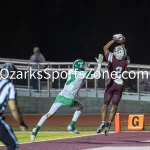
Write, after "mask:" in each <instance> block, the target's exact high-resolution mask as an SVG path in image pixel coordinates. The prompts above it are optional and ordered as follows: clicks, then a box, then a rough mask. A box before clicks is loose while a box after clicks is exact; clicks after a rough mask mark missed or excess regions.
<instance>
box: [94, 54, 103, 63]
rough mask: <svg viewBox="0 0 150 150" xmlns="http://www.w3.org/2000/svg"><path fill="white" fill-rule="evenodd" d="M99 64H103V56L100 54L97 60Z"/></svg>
mask: <svg viewBox="0 0 150 150" xmlns="http://www.w3.org/2000/svg"><path fill="white" fill-rule="evenodd" d="M95 59H96V61H97V63H98V64H101V63H102V62H103V55H102V54H99V56H98V58H95Z"/></svg>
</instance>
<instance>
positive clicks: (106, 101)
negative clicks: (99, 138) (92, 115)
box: [97, 87, 113, 133]
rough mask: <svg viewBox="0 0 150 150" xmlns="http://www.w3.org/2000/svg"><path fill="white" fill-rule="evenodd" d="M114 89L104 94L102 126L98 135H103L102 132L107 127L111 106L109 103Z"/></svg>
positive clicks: (98, 130)
mask: <svg viewBox="0 0 150 150" xmlns="http://www.w3.org/2000/svg"><path fill="white" fill-rule="evenodd" d="M112 96H113V94H112V88H111V87H110V88H109V89H108V90H106V91H105V94H104V104H103V106H102V109H101V120H102V123H101V125H100V126H99V128H98V129H97V133H101V132H102V130H103V129H104V128H105V126H106V123H105V121H106V117H107V112H108V106H109V103H110V101H111V99H112Z"/></svg>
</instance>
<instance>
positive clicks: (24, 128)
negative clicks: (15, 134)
mask: <svg viewBox="0 0 150 150" xmlns="http://www.w3.org/2000/svg"><path fill="white" fill-rule="evenodd" d="M20 129H21V131H23V132H24V131H27V130H28V126H27V125H26V124H25V123H24V122H23V123H21V124H20Z"/></svg>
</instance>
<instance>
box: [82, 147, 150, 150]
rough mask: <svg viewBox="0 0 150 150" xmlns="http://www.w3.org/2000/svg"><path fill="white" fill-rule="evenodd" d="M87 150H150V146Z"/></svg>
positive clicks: (93, 149)
mask: <svg viewBox="0 0 150 150" xmlns="http://www.w3.org/2000/svg"><path fill="white" fill-rule="evenodd" d="M85 150H150V146H140V147H98V148H91V149H85Z"/></svg>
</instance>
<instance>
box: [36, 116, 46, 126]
mask: <svg viewBox="0 0 150 150" xmlns="http://www.w3.org/2000/svg"><path fill="white" fill-rule="evenodd" d="M46 120H47V117H46V116H45V115H44V116H43V117H42V118H41V119H40V121H39V122H38V124H37V125H38V126H40V127H41V126H42V125H43V124H44V122H45V121H46Z"/></svg>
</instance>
